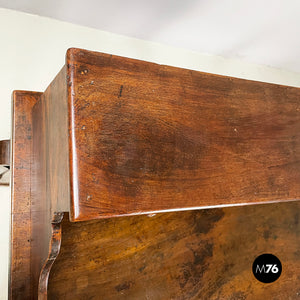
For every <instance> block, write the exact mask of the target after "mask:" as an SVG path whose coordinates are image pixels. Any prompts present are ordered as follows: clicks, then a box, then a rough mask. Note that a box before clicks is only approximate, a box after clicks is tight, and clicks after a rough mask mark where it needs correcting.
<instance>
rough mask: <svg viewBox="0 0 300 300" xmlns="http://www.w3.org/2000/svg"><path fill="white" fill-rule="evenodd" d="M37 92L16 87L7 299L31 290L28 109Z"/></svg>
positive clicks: (26, 295) (27, 294) (29, 295)
mask: <svg viewBox="0 0 300 300" xmlns="http://www.w3.org/2000/svg"><path fill="white" fill-rule="evenodd" d="M40 95H41V93H34V92H25V91H16V92H14V94H13V116H12V117H13V120H12V126H13V127H12V166H11V172H12V187H11V188H12V206H11V257H10V275H9V281H10V284H9V299H13V300H17V299H32V297H33V295H32V290H31V283H32V281H31V267H30V264H31V262H30V252H31V243H32V239H31V224H32V223H31V222H32V220H31V210H30V208H31V197H30V188H31V185H30V184H31V179H30V175H31V161H32V160H31V159H32V156H31V142H32V118H31V111H32V107H33V106H34V104H35V103H36V102H37V101H38V99H39V97H40Z"/></svg>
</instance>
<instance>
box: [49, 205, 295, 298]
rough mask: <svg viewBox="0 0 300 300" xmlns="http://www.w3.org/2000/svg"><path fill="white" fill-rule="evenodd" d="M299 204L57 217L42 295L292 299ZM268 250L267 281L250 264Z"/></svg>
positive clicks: (60, 296) (54, 296)
mask: <svg viewBox="0 0 300 300" xmlns="http://www.w3.org/2000/svg"><path fill="white" fill-rule="evenodd" d="M299 215H300V203H296V202H294V203H292V202H291V203H281V204H265V205H257V206H244V207H232V208H226V209H209V210H195V211H185V212H176V213H162V214H157V215H155V216H152V217H149V216H132V217H121V218H113V219H104V220H94V221H87V222H79V223H70V222H69V221H68V218H67V217H65V218H64V220H63V222H62V245H61V251H60V254H59V256H58V258H57V260H56V261H55V263H54V265H53V267H52V270H51V272H50V278H49V287H48V299H72V300H73V299H107V300H108V299H132V300H133V299H155V300H158V299H231V300H238V299H240V300H242V299H256V300H257V299H273V300H276V299H298V297H299V294H300V287H299V284H298V283H299V280H300V252H299V243H300V223H299ZM262 253H273V254H275V255H276V256H277V257H278V258H279V259H280V260H281V263H282V265H283V273H282V275H281V277H280V278H279V279H278V280H277V281H275V282H274V283H271V284H264V283H261V282H259V281H257V280H256V279H255V278H254V276H253V274H252V263H253V261H254V259H255V257H257V256H258V255H260V254H262Z"/></svg>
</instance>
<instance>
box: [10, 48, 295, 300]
mask: <svg viewBox="0 0 300 300" xmlns="http://www.w3.org/2000/svg"><path fill="white" fill-rule="evenodd" d="M11 169H12V232H11V272H10V298H11V299H36V298H37V297H39V299H105V300H106V299H155V300H158V299H296V297H299V294H300V286H299V281H300V246H299V245H300V222H299V213H300V210H299V208H300V204H299V202H296V201H294V200H298V199H300V185H299V183H300V89H298V88H294V87H287V86H280V85H274V84H267V83H262V82H254V81H249V80H242V79H236V78H230V77H225V76H217V75H212V74H206V73H201V72H196V71H191V70H185V69H179V68H174V67H169V66H162V65H157V64H154V63H148V62H143V61H137V60H133V59H128V58H123V57H117V56H112V55H107V54H102V53H96V52H90V51H86V50H81V49H69V50H68V51H67V55H66V63H65V66H64V67H63V68H62V70H61V71H60V73H59V74H58V75H57V77H56V78H55V79H54V81H53V82H52V83H51V84H50V85H49V87H48V88H47V90H46V91H45V92H44V93H39V92H28V91H15V92H14V94H13V136H12V166H11ZM259 203H260V205H248V204H259ZM246 204H247V205H246ZM230 206H231V207H230ZM233 206H234V207H233ZM203 208H206V209H203ZM116 217H118V218H116ZM261 253H273V254H276V255H277V256H278V257H279V258H280V260H281V262H282V264H283V272H282V275H281V277H280V278H279V279H278V281H276V282H275V283H272V284H263V283H261V282H259V281H257V280H256V279H255V278H254V276H253V274H252V272H251V265H252V263H253V260H254V259H255V257H257V256H258V255H260V254H261Z"/></svg>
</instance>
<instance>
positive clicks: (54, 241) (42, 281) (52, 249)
mask: <svg viewBox="0 0 300 300" xmlns="http://www.w3.org/2000/svg"><path fill="white" fill-rule="evenodd" d="M63 217H64V213H55V214H54V216H53V218H52V224H51V225H52V226H51V227H52V228H51V229H52V234H51V240H50V245H49V253H48V257H47V259H46V261H45V263H44V265H43V268H42V270H41V273H40V278H39V288H38V293H39V296H38V297H39V299H47V288H48V279H49V274H50V270H51V268H52V265H53V263H54V261H55V260H56V258H57V256H58V254H59V251H60V246H61V221H62V220H63Z"/></svg>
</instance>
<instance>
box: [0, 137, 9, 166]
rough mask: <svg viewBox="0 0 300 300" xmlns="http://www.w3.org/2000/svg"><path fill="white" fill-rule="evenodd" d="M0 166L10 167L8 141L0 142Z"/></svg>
mask: <svg viewBox="0 0 300 300" xmlns="http://www.w3.org/2000/svg"><path fill="white" fill-rule="evenodd" d="M0 165H4V166H9V165H10V140H3V141H0Z"/></svg>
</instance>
